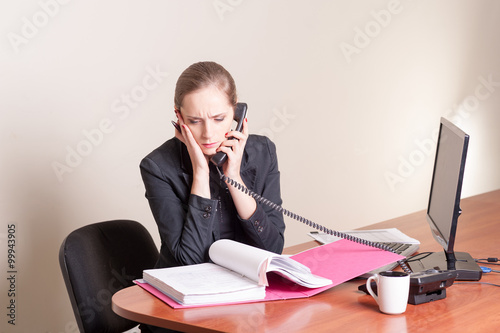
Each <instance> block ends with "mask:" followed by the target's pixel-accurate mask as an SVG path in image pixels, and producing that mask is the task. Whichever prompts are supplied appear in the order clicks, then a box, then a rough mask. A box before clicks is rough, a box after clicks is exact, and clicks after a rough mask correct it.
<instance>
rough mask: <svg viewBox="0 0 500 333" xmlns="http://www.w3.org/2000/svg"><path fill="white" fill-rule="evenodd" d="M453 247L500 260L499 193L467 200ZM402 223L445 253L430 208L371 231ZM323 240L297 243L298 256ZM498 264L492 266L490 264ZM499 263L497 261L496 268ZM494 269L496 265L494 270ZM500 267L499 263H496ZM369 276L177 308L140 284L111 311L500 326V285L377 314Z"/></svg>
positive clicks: (138, 316)
mask: <svg viewBox="0 0 500 333" xmlns="http://www.w3.org/2000/svg"><path fill="white" fill-rule="evenodd" d="M461 207H462V210H463V214H462V216H461V217H460V219H459V226H458V231H457V240H456V243H455V250H456V251H462V252H469V253H470V254H471V255H472V257H473V258H487V257H500V253H499V251H498V239H500V228H499V227H500V190H497V191H493V192H489V193H485V194H481V195H478V196H474V197H470V198H466V199H463V200H462V202H461ZM390 227H396V228H398V229H400V230H401V231H402V232H404V233H406V234H407V235H408V236H410V237H413V238H416V239H418V240H420V242H421V246H420V249H421V250H422V251H441V250H442V249H441V248H440V246H439V245H438V244H437V243H436V242H435V241H434V239H433V238H432V235H431V233H430V231H429V227H428V225H427V222H426V219H425V212H423V211H422V212H417V213H414V214H410V215H406V216H403V217H400V218H396V219H392V220H389V221H385V222H381V223H377V224H374V225H371V226H369V227H366V228H365V229H378V228H390ZM315 245H317V243H315V242H314V241H311V242H308V243H304V244H300V245H296V246H292V247H289V248H287V249H286V251H285V252H286V253H297V252H299V251H302V250H305V249H307V248H310V247H313V246H315ZM490 267H492V266H490ZM493 267H495V266H493ZM494 269H495V268H494ZM498 269H499V270H500V267H499V268H498ZM363 282H364V280H358V281H349V282H346V283H343V284H341V285H339V286H336V287H334V288H332V289H329V290H327V291H325V292H323V293H321V294H318V295H316V296H313V297H311V298H307V299H297V300H286V301H273V302H261V303H250V304H239V305H227V306H215V307H202V308H194V309H177V310H174V309H172V308H170V307H169V306H168V305H166V304H164V303H163V302H162V301H160V300H158V299H157V298H156V297H154V296H152V295H151V294H149V293H148V292H146V291H144V290H143V289H142V288H140V287H138V286H133V287H129V288H126V289H123V290H121V291H119V292H117V293H116V294H115V295H114V296H113V303H112V307H113V310H114V311H115V312H116V313H117V314H119V315H120V316H123V317H125V318H128V319H131V320H134V321H137V322H142V323H148V324H152V325H155V326H162V327H168V328H172V329H176V330H180V331H185V332H194V331H196V332H300V331H302V332H306V331H307V332H332V331H344V330H346V331H347V330H349V329H354V330H355V331H357V332H360V331H370V332H406V331H408V332H420V331H422V332H424V331H425V332H429V331H438V330H439V331H440V332H450V331H456V332H480V331H485V332H492V331H493V328H495V329H498V327H500V304H499V302H498V300H499V299H500V288H499V287H495V286H491V285H486V284H479V283H473V284H458V282H456V283H455V284H454V285H453V286H451V287H449V288H448V289H447V295H446V298H445V299H442V300H438V301H435V302H430V303H425V304H420V305H410V304H409V305H408V308H407V310H406V312H405V313H404V314H401V315H385V314H382V313H381V312H379V310H378V306H377V304H376V302H375V301H374V299H373V298H372V297H371V296H368V295H365V294H364V293H361V292H359V291H358V290H357V287H358V285H360V284H361V283H363ZM480 282H490V283H495V284H500V274H499V273H489V274H483V277H482V279H481V281H480Z"/></svg>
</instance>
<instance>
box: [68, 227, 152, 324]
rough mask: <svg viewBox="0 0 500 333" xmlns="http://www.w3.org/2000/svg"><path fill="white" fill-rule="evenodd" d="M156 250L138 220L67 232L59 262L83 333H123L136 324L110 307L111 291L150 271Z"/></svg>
mask: <svg viewBox="0 0 500 333" xmlns="http://www.w3.org/2000/svg"><path fill="white" fill-rule="evenodd" d="M157 259H158V249H157V247H156V245H155V243H154V241H153V239H152V238H151V235H150V234H149V232H148V231H147V230H146V228H144V226H143V225H141V224H140V223H138V222H135V221H129V220H115V221H107V222H100V223H94V224H91V225H87V226H85V227H82V228H79V229H77V230H75V231H73V232H71V233H70V234H69V235H68V236H67V237H66V239H65V240H64V241H63V243H62V245H61V249H60V251H59V263H60V265H61V270H62V274H63V277H64V282H65V284H66V288H67V290H68V294H69V297H70V300H71V305H72V307H73V312H74V313H75V317H76V321H77V323H78V327H79V328H80V331H81V332H84V333H90V332H92V333H100V332H108V333H110V332H123V331H126V330H128V329H131V328H133V327H134V326H135V325H137V323H134V322H132V321H129V320H127V319H124V318H122V317H120V316H118V315H117V314H115V313H114V312H113V310H112V309H111V297H112V296H113V294H114V293H115V292H117V291H118V290H120V289H123V288H125V287H128V286H131V285H133V282H132V281H133V280H134V279H138V278H142V271H143V270H144V269H148V268H153V267H154V265H155V263H156V260H157Z"/></svg>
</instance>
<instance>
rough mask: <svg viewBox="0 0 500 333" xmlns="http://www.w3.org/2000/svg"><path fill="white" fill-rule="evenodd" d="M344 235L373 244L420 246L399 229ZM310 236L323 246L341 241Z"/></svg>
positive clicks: (350, 232)
mask: <svg viewBox="0 0 500 333" xmlns="http://www.w3.org/2000/svg"><path fill="white" fill-rule="evenodd" d="M343 233H345V234H348V235H351V236H355V237H358V238H361V239H366V240H368V241H371V242H380V243H406V244H420V242H419V241H418V240H416V239H415V238H411V237H409V236H407V235H406V234H404V233H403V232H401V231H400V230H399V229H397V228H388V229H372V230H348V231H343ZM309 236H311V237H312V238H314V239H315V240H317V241H318V242H320V243H321V244H328V243H332V242H335V241H338V240H339V239H341V238H340V237H336V236H332V235H329V234H326V233H324V232H315V231H312V232H310V233H309Z"/></svg>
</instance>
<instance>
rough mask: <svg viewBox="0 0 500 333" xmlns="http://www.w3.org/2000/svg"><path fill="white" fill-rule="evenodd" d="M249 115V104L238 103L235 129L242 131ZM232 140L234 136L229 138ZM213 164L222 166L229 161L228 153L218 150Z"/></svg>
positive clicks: (212, 159) (235, 114)
mask: <svg viewBox="0 0 500 333" xmlns="http://www.w3.org/2000/svg"><path fill="white" fill-rule="evenodd" d="M246 117H247V104H246V103H238V104H236V109H235V110H234V120H235V121H236V128H235V129H234V130H235V131H238V132H241V130H242V129H243V122H244V121H245V118H246ZM229 139H230V140H232V139H233V138H229ZM210 161H212V163H213V164H215V165H217V166H221V165H222V164H224V163H226V161H227V154H226V153H224V152H221V151H220V152H218V153H216V154H215V155H214V156H212V158H211V159H210Z"/></svg>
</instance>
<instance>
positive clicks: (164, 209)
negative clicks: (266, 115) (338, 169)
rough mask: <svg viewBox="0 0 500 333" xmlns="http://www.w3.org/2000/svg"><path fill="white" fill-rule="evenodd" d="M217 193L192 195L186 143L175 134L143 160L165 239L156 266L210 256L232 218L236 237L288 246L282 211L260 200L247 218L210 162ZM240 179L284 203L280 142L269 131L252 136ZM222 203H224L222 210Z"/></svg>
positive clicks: (261, 244) (270, 248) (266, 246)
mask: <svg viewBox="0 0 500 333" xmlns="http://www.w3.org/2000/svg"><path fill="white" fill-rule="evenodd" d="M210 165H211V166H210V168H211V171H210V179H211V183H210V188H211V192H212V198H211V199H207V198H202V197H200V196H197V195H192V194H191V193H190V192H191V184H192V175H193V171H192V166H191V160H190V158H189V153H188V151H187V148H186V146H185V145H184V144H183V143H182V142H181V141H180V140H178V139H177V138H172V139H170V140H168V141H167V142H165V143H164V144H163V145H161V146H160V147H158V148H157V149H155V150H154V151H153V152H151V153H150V154H149V155H147V156H146V157H145V158H144V159H143V160H142V161H141V164H140V170H141V175H142V179H143V181H144V186H145V188H146V198H147V199H148V201H149V205H150V207H151V211H152V213H153V216H154V218H155V220H156V223H157V225H158V230H159V233H160V238H161V249H160V259H159V260H158V262H157V264H156V267H171V266H180V265H190V264H197V263H202V262H207V261H209V259H208V248H209V247H210V245H211V244H212V243H213V242H214V241H216V240H217V239H219V238H220V237H221V235H220V229H219V226H220V223H221V222H222V221H224V219H225V223H228V221H227V220H228V218H229V219H230V220H231V221H230V222H229V223H230V225H231V228H232V229H233V231H234V232H233V233H232V235H233V237H232V238H233V239H234V240H236V241H239V242H242V243H246V244H249V245H252V246H256V247H259V248H262V249H265V250H268V251H272V252H275V253H281V251H282V250H283V245H284V231H285V223H284V221H283V214H282V213H279V212H277V211H275V210H273V209H272V208H269V207H268V206H265V205H262V204H260V203H257V209H256V211H255V213H254V214H253V216H252V217H251V218H250V219H248V220H242V219H241V218H240V217H239V216H238V215H237V214H236V209H235V207H234V204H233V203H232V199H231V195H230V194H229V192H228V191H227V189H224V187H225V186H226V184H225V183H223V182H222V181H220V179H219V176H218V173H217V170H216V169H215V166H214V165H212V163H210ZM241 178H242V179H243V181H244V183H245V185H246V186H247V187H248V188H249V189H251V190H252V191H254V192H256V193H258V194H260V195H262V196H264V197H265V198H267V199H269V200H271V201H273V202H274V203H276V204H279V205H281V203H282V200H281V193H280V173H279V170H278V161H277V155H276V147H275V145H274V143H273V142H271V140H269V139H268V138H267V137H264V136H258V135H250V136H249V137H248V140H247V143H246V146H245V151H244V153H243V158H242V162H241ZM219 207H222V209H220V208H219Z"/></svg>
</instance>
